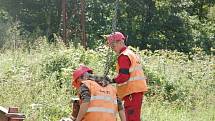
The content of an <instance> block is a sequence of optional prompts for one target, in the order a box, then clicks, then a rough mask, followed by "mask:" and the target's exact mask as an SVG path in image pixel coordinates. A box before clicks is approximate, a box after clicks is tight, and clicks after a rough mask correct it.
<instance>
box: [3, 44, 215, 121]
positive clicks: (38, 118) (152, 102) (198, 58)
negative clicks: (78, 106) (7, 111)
mask: <svg viewBox="0 0 215 121" xmlns="http://www.w3.org/2000/svg"><path fill="white" fill-rule="evenodd" d="M105 55H106V52H105V49H101V48H100V49H97V50H96V51H93V50H88V51H84V49H83V48H80V47H78V48H74V47H71V48H70V49H66V48H64V47H63V46H58V47H53V46H49V45H47V44H43V45H39V46H38V47H37V49H32V50H31V51H30V53H29V52H26V51H23V50H16V51H15V52H12V51H10V50H8V51H4V52H2V53H0V58H1V59H0V105H1V106H5V107H8V106H18V107H20V109H21V112H23V113H25V114H26V121H57V120H59V119H60V118H61V117H65V116H68V115H69V114H70V112H71V108H70V104H69V102H70V99H71V96H73V95H74V90H73V89H72V88H71V87H70V80H71V72H72V71H73V70H74V69H75V68H76V67H77V66H78V65H79V64H80V63H84V64H86V65H88V66H90V67H92V68H93V69H94V70H95V72H96V73H99V74H101V73H103V68H104V64H103V63H104V62H105ZM140 55H141V58H142V62H143V63H142V64H143V66H144V70H145V72H146V74H147V75H148V77H149V79H150V81H149V85H150V91H149V93H148V94H147V96H146V98H145V100H144V104H143V111H142V117H143V118H142V119H143V121H214V120H215V113H214V112H215V94H214V92H215V83H214V82H215V80H214V77H215V58H214V56H212V55H205V54H204V53H202V52H196V53H195V54H193V55H191V56H190V57H189V58H191V59H188V56H187V55H184V54H182V53H178V52H169V51H156V52H153V53H152V52H150V51H141V52H140ZM113 58H114V57H113ZM110 74H111V75H110V76H111V77H113V75H114V66H112V68H111V70H110Z"/></svg>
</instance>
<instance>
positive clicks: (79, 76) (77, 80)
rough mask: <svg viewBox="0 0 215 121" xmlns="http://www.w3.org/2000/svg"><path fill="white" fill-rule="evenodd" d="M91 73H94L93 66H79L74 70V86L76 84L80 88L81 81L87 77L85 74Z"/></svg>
mask: <svg viewBox="0 0 215 121" xmlns="http://www.w3.org/2000/svg"><path fill="white" fill-rule="evenodd" d="M89 73H91V74H92V73H93V71H92V69H91V68H88V67H87V66H85V65H81V66H80V67H79V68H77V69H76V70H75V71H74V72H73V75H72V76H73V81H72V86H74V87H75V88H79V87H80V84H81V81H82V80H84V79H85V75H87V74H89Z"/></svg>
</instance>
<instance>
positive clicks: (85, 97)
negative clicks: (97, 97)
mask: <svg viewBox="0 0 215 121" xmlns="http://www.w3.org/2000/svg"><path fill="white" fill-rule="evenodd" d="M79 92H80V98H81V100H82V103H81V105H80V109H79V112H78V116H77V118H76V120H75V121H81V120H82V119H83V117H84V116H85V114H86V112H87V109H88V104H89V102H90V98H91V96H90V90H89V88H88V87H87V86H86V85H85V84H81V86H80V88H79Z"/></svg>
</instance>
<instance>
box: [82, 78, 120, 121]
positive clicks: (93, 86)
mask: <svg viewBox="0 0 215 121" xmlns="http://www.w3.org/2000/svg"><path fill="white" fill-rule="evenodd" d="M82 83H84V84H85V85H86V86H87V87H88V88H89V90H90V94H91V99H90V102H89V106H88V109H87V113H86V115H85V116H84V118H83V120H82V121H116V114H117V97H116V88H114V87H113V86H111V85H108V86H106V87H102V86H100V85H99V84H97V83H96V82H95V81H91V80H86V81H83V82H82Z"/></svg>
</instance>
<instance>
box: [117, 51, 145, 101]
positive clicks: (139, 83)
mask: <svg viewBox="0 0 215 121" xmlns="http://www.w3.org/2000/svg"><path fill="white" fill-rule="evenodd" d="M121 54H123V55H126V56H128V57H129V59H130V61H131V67H130V68H129V74H130V78H129V80H128V81H126V82H125V83H122V84H117V95H118V96H119V98H121V99H123V97H125V96H126V95H129V94H132V93H136V92H146V91H148V87H147V84H146V77H145V76H144V73H143V69H142V66H141V62H140V58H139V57H138V56H137V55H136V54H135V53H134V52H132V51H131V50H129V49H128V48H127V49H126V50H124V51H123V52H122V53H121ZM116 71H117V72H118V73H119V65H118V64H117V66H116Z"/></svg>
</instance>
